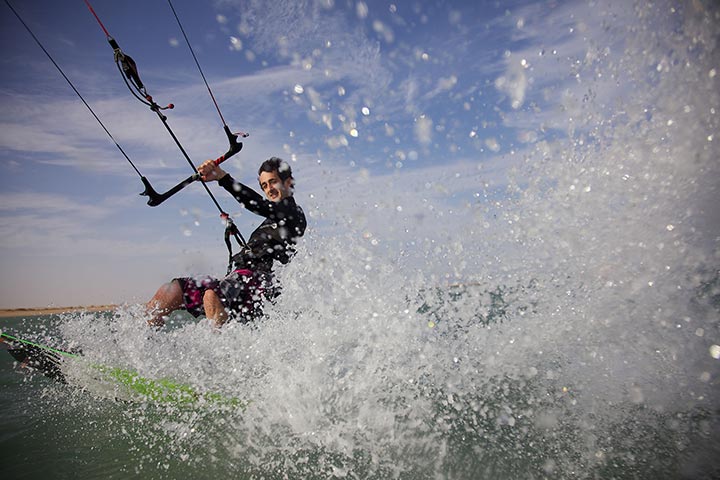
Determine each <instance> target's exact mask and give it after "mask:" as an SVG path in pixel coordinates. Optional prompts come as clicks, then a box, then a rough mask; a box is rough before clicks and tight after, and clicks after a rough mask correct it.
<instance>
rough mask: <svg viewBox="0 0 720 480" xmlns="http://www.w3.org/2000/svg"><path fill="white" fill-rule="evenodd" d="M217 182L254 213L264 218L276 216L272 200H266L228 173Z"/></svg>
mask: <svg viewBox="0 0 720 480" xmlns="http://www.w3.org/2000/svg"><path fill="white" fill-rule="evenodd" d="M218 184H219V185H220V186H221V187H223V188H224V189H225V190H227V191H228V192H229V193H230V195H232V196H233V197H235V200H237V201H238V202H240V203H241V204H242V205H243V206H244V207H245V208H247V209H248V210H250V211H251V212H253V213H254V214H256V215H260V216H261V217H265V218H274V217H275V216H276V205H275V204H274V203H273V202H271V201H269V200H266V199H265V198H263V197H262V195H260V194H259V193H257V192H256V191H255V190H253V189H252V188H250V187H248V186H246V185H244V184H242V183H240V182H237V181H235V179H233V178H232V177H231V176H230V174H229V173H228V174H227V175H225V176H224V177H223V178H221V179H220V180H219V181H218Z"/></svg>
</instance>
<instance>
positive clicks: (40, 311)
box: [0, 305, 117, 318]
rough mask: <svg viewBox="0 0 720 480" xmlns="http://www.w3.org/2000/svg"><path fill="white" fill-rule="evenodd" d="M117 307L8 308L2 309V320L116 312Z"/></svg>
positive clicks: (0, 313) (0, 312)
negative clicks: (75, 313) (62, 314)
mask: <svg viewBox="0 0 720 480" xmlns="http://www.w3.org/2000/svg"><path fill="white" fill-rule="evenodd" d="M116 308H117V305H88V306H84V307H45V308H8V309H0V318H7V317H37V316H39V315H53V314H58V313H67V312H78V311H85V312H104V311H108V310H115V309H116Z"/></svg>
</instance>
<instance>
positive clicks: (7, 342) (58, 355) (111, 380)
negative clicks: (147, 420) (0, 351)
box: [0, 331, 247, 408]
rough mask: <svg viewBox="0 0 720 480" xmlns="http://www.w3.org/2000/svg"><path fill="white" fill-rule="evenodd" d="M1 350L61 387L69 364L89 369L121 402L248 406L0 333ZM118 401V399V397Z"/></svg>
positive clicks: (237, 401) (22, 366) (180, 384)
mask: <svg viewBox="0 0 720 480" xmlns="http://www.w3.org/2000/svg"><path fill="white" fill-rule="evenodd" d="M0 348H4V349H6V350H7V351H8V353H9V354H10V355H11V356H12V357H13V358H14V359H15V360H16V362H17V365H18V366H19V367H21V368H27V369H29V370H32V371H36V372H39V373H41V374H43V375H45V376H46V377H49V378H51V379H53V380H55V381H58V382H61V383H68V379H67V376H66V374H65V372H64V370H63V366H64V365H65V364H66V363H73V364H77V366H83V367H87V368H86V370H87V371H89V372H91V373H92V376H93V377H94V378H95V379H97V380H99V381H102V382H105V383H108V384H110V385H112V386H113V387H114V388H113V391H114V392H116V393H117V394H120V397H119V398H122V399H128V398H129V399H138V400H142V401H151V402H155V403H172V404H185V405H188V404H199V403H212V404H222V405H228V406H233V407H241V408H244V407H245V406H246V405H247V402H245V401H243V400H240V399H238V398H234V397H227V396H224V395H221V394H218V393H213V392H201V391H199V390H197V389H196V388H194V387H192V386H190V385H186V384H183V383H179V382H176V381H174V380H172V379H167V378H161V379H157V380H156V379H151V378H147V377H143V376H142V375H140V374H139V373H138V372H136V371H134V370H132V369H128V368H120V367H111V366H107V365H101V364H97V363H92V362H89V361H87V359H85V358H84V357H83V355H82V353H80V352H72V351H65V350H60V349H57V348H53V347H50V346H47V345H42V344H40V343H36V342H31V341H29V340H24V339H21V338H18V337H16V336H14V335H9V334H7V333H5V332H2V331H0ZM116 398H118V397H117V396H116Z"/></svg>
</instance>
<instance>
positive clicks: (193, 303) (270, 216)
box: [176, 175, 307, 322]
mask: <svg viewBox="0 0 720 480" xmlns="http://www.w3.org/2000/svg"><path fill="white" fill-rule="evenodd" d="M218 183H219V184H220V186H221V187H223V188H224V189H225V190H227V191H228V192H230V194H231V195H232V196H233V197H235V199H236V200H237V201H238V202H240V203H241V204H242V205H243V206H244V207H245V208H246V209H248V210H249V211H251V212H253V213H255V214H257V215H260V216H262V217H265V221H263V222H262V224H260V226H259V227H258V228H256V229H255V231H254V232H253V233H252V235H250V239H249V240H248V241H247V247H243V248H242V250H241V251H240V252H238V253H237V254H235V255H234V256H233V257H232V261H231V265H230V273H229V274H228V275H227V276H226V277H225V278H223V279H217V278H214V277H200V278H190V277H183V278H176V280H177V281H178V282H179V283H180V286H181V288H182V291H183V303H184V308H185V309H186V310H187V311H188V312H190V313H191V314H192V315H193V316H195V317H197V316H200V315H202V314H204V313H205V311H204V308H203V296H204V294H205V291H207V290H213V291H215V292H216V293H217V294H218V297H219V298H220V300H221V301H222V303H223V305H224V306H225V309H226V310H227V311H228V312H229V313H230V314H231V315H233V316H235V317H236V318H237V319H238V320H240V321H241V322H249V321H252V320H254V319H256V318H258V317H259V316H260V315H262V301H263V298H267V299H272V298H274V297H276V296H277V295H278V294H279V288H278V286H277V285H275V284H274V282H273V281H272V268H273V263H274V261H275V260H277V261H279V262H280V263H283V264H284V263H288V262H289V261H290V258H291V257H292V255H293V254H294V252H295V243H296V241H297V239H298V238H299V237H301V236H302V235H303V234H304V233H305V227H306V226H307V222H306V220H305V214H304V213H303V211H302V209H301V208H300V207H299V206H298V205H297V204H296V203H295V199H294V198H293V197H292V196H290V197H286V198H283V199H282V200H281V201H279V202H277V203H275V202H271V201H269V200H267V199H265V198H264V197H262V196H261V195H260V194H259V193H257V192H256V191H254V190H253V189H252V188H250V187H247V186H246V185H243V184H242V183H240V182H236V181H235V180H233V178H232V177H231V176H230V175H225V176H224V177H223V178H222V179H220V181H219V182H218Z"/></svg>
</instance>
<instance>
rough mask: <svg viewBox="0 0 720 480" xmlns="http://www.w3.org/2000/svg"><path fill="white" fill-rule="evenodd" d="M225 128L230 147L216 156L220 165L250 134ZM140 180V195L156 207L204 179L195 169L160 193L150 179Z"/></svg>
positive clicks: (236, 150) (240, 146) (216, 160)
mask: <svg viewBox="0 0 720 480" xmlns="http://www.w3.org/2000/svg"><path fill="white" fill-rule="evenodd" d="M224 130H225V134H226V135H227V137H228V140H229V141H230V149H229V150H228V151H227V152H225V154H224V155H221V156H219V157H218V158H216V159H215V160H213V161H214V162H215V165H220V164H221V163H222V162H224V161H225V160H227V159H228V158H230V157H232V156H233V155H235V154H236V153H238V152H239V151H240V150H242V148H243V144H242V142H239V141H238V138H239V137H243V138H245V137H247V136H248V134H247V133H243V132H238V133H232V132H231V131H230V128H229V127H228V126H227V125H225V126H224ZM140 180H142V182H143V185H145V191H144V192H142V193H141V194H140V195H144V196H146V197H148V201H147V204H148V205H150V206H151V207H156V206H158V205H160V204H161V203H163V202H164V201H165V200H167V199H168V198H170V197H172V196H173V195H175V194H176V193H177V192H179V191H180V190H182V189H183V188H185V187H187V186H188V185H190V184H191V183H193V182H195V181H197V180H201V181H202V179H201V178H200V174H199V173H198V171H197V170H195V173H194V174H192V175H190V176H189V177H188V178H186V179H185V180H183V181H182V182H180V183H178V184H177V185H175V186H174V187H172V188H171V189H170V190H168V191H167V192H165V193H158V192H156V191H155V189H154V188H153V187H152V185H150V181H149V180H148V179H147V178H145V177H143V176H141V177H140Z"/></svg>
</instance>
